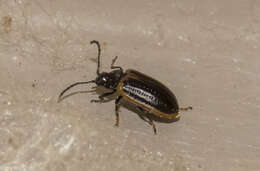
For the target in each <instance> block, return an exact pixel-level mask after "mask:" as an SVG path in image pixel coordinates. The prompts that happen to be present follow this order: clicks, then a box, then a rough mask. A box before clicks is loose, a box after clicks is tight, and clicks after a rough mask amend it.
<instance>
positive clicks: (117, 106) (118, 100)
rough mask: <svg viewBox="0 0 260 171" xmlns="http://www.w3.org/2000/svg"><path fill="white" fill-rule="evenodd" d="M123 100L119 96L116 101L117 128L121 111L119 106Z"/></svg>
mask: <svg viewBox="0 0 260 171" xmlns="http://www.w3.org/2000/svg"><path fill="white" fill-rule="evenodd" d="M121 99H122V96H118V97H117V99H116V101H115V111H116V124H115V126H119V113H118V110H119V105H120V103H119V102H120V100H121Z"/></svg>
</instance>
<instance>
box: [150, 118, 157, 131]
mask: <svg viewBox="0 0 260 171" xmlns="http://www.w3.org/2000/svg"><path fill="white" fill-rule="evenodd" d="M148 119H149V123H150V125H152V126H153V132H154V134H155V135H156V134H157V129H156V126H155V124H154V121H153V120H152V119H150V118H148Z"/></svg>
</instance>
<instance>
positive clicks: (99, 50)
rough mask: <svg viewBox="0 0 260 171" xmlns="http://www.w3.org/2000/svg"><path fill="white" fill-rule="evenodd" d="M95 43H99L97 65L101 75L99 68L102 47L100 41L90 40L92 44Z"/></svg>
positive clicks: (98, 73)
mask: <svg viewBox="0 0 260 171" xmlns="http://www.w3.org/2000/svg"><path fill="white" fill-rule="evenodd" d="M93 43H95V44H96V45H97V47H98V67H97V75H100V72H99V68H100V55H101V48H100V44H99V42H98V41H96V40H92V41H91V42H90V44H93Z"/></svg>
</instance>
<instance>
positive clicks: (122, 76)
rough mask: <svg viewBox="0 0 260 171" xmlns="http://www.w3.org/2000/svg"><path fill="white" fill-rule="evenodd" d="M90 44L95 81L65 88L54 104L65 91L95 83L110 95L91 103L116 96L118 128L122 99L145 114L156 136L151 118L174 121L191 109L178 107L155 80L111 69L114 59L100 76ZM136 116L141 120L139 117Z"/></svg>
mask: <svg viewBox="0 0 260 171" xmlns="http://www.w3.org/2000/svg"><path fill="white" fill-rule="evenodd" d="M90 43H91V44H96V45H97V48H98V62H97V78H96V79H94V80H91V81H86V82H76V83H74V84H72V85H70V86H68V87H67V88H66V89H65V90H63V91H62V92H61V93H60V95H59V98H58V101H61V100H62V96H63V94H64V93H65V92H66V91H67V90H69V89H70V88H72V87H74V86H76V85H79V84H89V83H95V84H96V85H97V86H103V87H105V88H107V89H109V90H111V92H107V93H104V94H102V95H100V96H99V99H98V100H91V102H95V103H102V102H104V101H105V99H104V98H105V97H107V96H109V95H112V94H114V93H117V94H118V96H117V98H116V100H115V114H116V123H115V125H116V126H119V106H120V101H121V100H122V99H124V100H125V101H127V102H129V103H130V104H134V106H135V107H136V108H137V109H138V110H140V111H141V112H144V113H145V114H146V117H147V119H148V120H146V121H147V122H149V124H150V125H152V127H153V130H154V134H156V133H157V130H156V127H155V124H154V119H153V117H159V118H163V119H167V120H172V119H174V120H178V119H179V118H180V114H179V111H180V110H189V109H192V107H191V106H189V107H186V108H180V107H179V105H178V102H177V99H176V97H175V95H174V94H173V93H172V91H170V90H169V89H168V88H167V87H166V86H165V85H163V84H162V83H160V82H159V81H157V80H155V79H153V78H151V77H149V76H147V75H145V74H143V73H141V72H138V71H136V70H133V69H128V70H126V71H125V72H124V70H123V68H122V67H120V66H115V65H114V64H115V62H116V60H117V56H116V57H115V58H114V59H113V60H112V63H111V67H110V68H111V69H112V71H111V72H101V73H100V56H101V48H100V44H99V42H98V41H96V40H92V41H91V42H90ZM149 116H151V117H149ZM140 117H141V118H142V119H144V118H143V117H142V116H140ZM144 120H145V119H144Z"/></svg>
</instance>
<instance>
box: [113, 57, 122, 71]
mask: <svg viewBox="0 0 260 171" xmlns="http://www.w3.org/2000/svg"><path fill="white" fill-rule="evenodd" d="M117 58H118V56H116V57H115V58H114V59H113V60H112V63H111V67H110V68H111V69H119V70H120V71H121V73H123V72H124V71H123V68H122V67H120V66H114V64H115V62H116V60H117Z"/></svg>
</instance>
